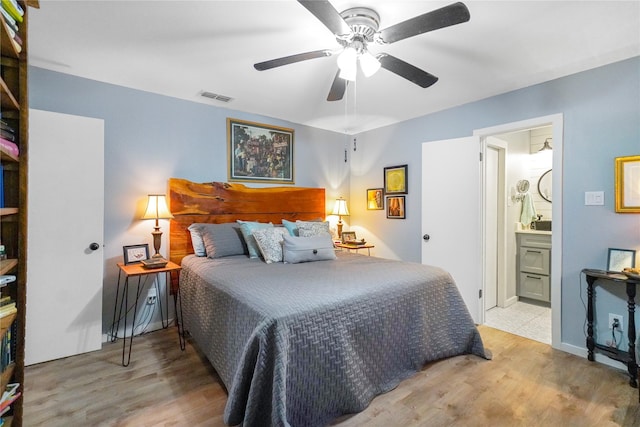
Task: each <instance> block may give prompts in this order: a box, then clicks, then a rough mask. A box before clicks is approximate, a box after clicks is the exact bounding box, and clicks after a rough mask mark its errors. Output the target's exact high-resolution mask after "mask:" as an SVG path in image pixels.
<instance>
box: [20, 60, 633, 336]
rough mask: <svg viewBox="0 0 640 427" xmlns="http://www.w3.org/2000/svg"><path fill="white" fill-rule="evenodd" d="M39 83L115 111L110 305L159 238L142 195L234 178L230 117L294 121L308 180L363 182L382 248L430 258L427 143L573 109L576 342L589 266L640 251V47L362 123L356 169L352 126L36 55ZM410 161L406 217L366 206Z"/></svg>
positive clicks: (58, 94) (46, 99) (34, 75)
mask: <svg viewBox="0 0 640 427" xmlns="http://www.w3.org/2000/svg"><path fill="white" fill-rule="evenodd" d="M29 87H30V91H31V93H30V103H31V107H32V108H38V109H44V110H51V111H58V112H63V113H68V114H76V115H83V116H90V117H98V118H102V119H104V120H105V133H106V134H105V175H106V176H105V206H106V208H105V209H106V212H105V243H106V244H107V248H106V255H105V260H106V261H105V272H106V274H105V304H104V307H105V310H107V312H110V310H111V308H112V304H113V300H112V298H113V296H112V295H111V294H110V292H109V291H108V290H107V288H110V287H112V285H113V282H114V281H115V277H114V274H115V262H117V261H119V260H120V257H121V247H122V245H126V244H135V243H140V242H142V241H147V240H149V239H150V237H149V236H148V232H149V227H148V225H147V224H144V222H142V221H139V220H138V219H137V218H136V217H135V215H136V212H135V209H134V207H135V206H137V205H140V204H141V203H142V201H143V199H144V196H145V195H146V194H147V193H148V192H152V191H164V189H165V186H166V179H167V178H168V177H170V176H177V177H185V178H189V179H192V180H194V181H213V180H218V181H225V180H226V167H227V166H226V157H225V155H226V129H225V119H226V117H235V118H240V119H247V120H254V121H259V122H265V123H271V124H275V125H279V126H286V127H294V128H295V130H296V185H301V186H324V187H327V199H328V200H330V199H332V198H333V197H335V196H338V195H344V196H346V197H349V194H351V196H350V197H351V199H350V206H349V207H350V209H351V210H352V216H351V217H349V222H351V223H352V224H356V225H358V227H362V228H363V229H366V230H368V232H369V233H371V234H372V235H373V237H372V239H371V240H372V241H374V240H375V241H376V242H381V245H380V248H376V249H377V250H378V253H377V255H383V256H389V257H394V258H399V259H403V260H407V261H416V262H419V261H420V251H421V242H422V241H421V238H420V230H421V224H420V206H421V201H420V194H421V183H420V166H421V144H422V143H423V142H426V141H432V140H440V139H449V138H456V137H462V136H469V135H472V134H473V131H474V130H476V129H482V128H486V127H490V126H496V125H502V124H506V123H511V122H517V121H521V120H527V119H531V118H535V117H541V116H547V115H551V114H558V113H561V114H563V115H564V142H563V149H564V153H563V160H564V163H563V171H564V176H563V189H562V192H563V206H562V209H563V221H564V222H563V228H562V229H563V236H562V238H563V248H562V269H563V275H562V331H563V335H562V341H563V342H565V343H567V344H568V345H572V346H576V347H580V348H584V346H585V344H584V343H585V340H584V318H585V309H584V306H583V302H582V300H586V295H585V291H584V281H583V280H581V279H580V271H581V270H582V268H584V267H593V268H605V264H606V258H607V248H609V247H620V248H630V249H636V250H639V251H640V215H638V214H626V215H622V214H616V213H615V211H614V199H613V194H614V193H613V190H614V189H613V186H614V183H613V162H614V158H615V157H619V156H628V155H635V154H640V101H639V100H640V58H633V59H630V60H626V61H622V62H618V63H614V64H611V65H608V66H604V67H601V68H597V69H593V70H589V71H586V72H582V73H579V74H575V75H572V76H568V77H565V78H561V79H557V80H553V81H550V82H546V83H543V84H539V85H536V86H532V87H529V88H525V89H522V90H517V91H513V92H509V93H506V94H503V95H499V96H495V97H492V98H488V99H485V100H481V101H478V102H474V103H470V104H466V105H462V106H459V107H456V108H452V109H449V110H446V111H442V112H438V113H435V114H430V115H427V116H423V117H419V118H416V119H412V120H409V121H406V122H402V123H399V124H396V125H393V126H388V127H385V128H381V129H376V130H373V131H370V132H366V133H362V134H360V135H357V140H358V151H357V152H355V153H353V157H352V161H351V165H350V168H351V170H350V171H349V170H347V168H346V166H345V164H344V163H343V162H342V159H341V155H337V153H341V152H342V150H343V147H344V144H345V142H346V140H347V139H348V140H349V141H351V140H352V138H351V137H349V138H347V137H345V136H344V135H340V134H336V133H332V132H326V131H322V130H318V129H313V128H309V127H305V126H300V125H295V124H292V123H288V122H283V121H280V120H275V119H271V118H268V117H260V116H255V115H251V114H246V113H240V112H237V111H233V110H228V109H224V108H218V107H214V106H208V105H204V104H198V103H192V102H187V101H182V100H178V99H173V98H168V97H164V96H160V95H155V94H151V93H145V92H140V91H135V90H131V89H126V88H122V87H118V86H113V85H108V84H104V83H99V82H95V81H90V80H86V79H81V78H77V77H73V76H68V75H64V74H60V73H55V72H51V71H47V70H43V69H38V68H33V67H32V68H31V69H30V86H29ZM426 93H427V92H425V94H426ZM390 108H393V106H390ZM405 163H406V164H408V165H409V188H410V198H409V199H408V201H407V219H406V220H387V219H386V218H385V215H384V212H383V211H366V210H363V209H359V208H358V207H357V206H356V205H357V204H359V203H360V202H361V201H362V200H364V194H365V190H366V189H367V188H374V187H381V186H382V168H383V167H384V166H390V165H397V164H405ZM593 190H603V191H604V192H605V205H604V206H584V192H585V191H593ZM361 199H362V200H361ZM363 206H364V205H363ZM140 223H143V225H142V226H141V225H140ZM367 237H368V236H367ZM145 239H147V240H145ZM639 257H640V253H639ZM599 295H601V296H600V297H599V301H598V304H599V306H598V311H599V313H603V314H604V315H605V316H606V313H608V312H614V313H624V310H625V308H626V305H625V302H624V294H623V293H621V292H619V291H617V290H612V291H610V292H602V293H601V294H599ZM107 318H108V316H106V317H105V319H107ZM109 321H110V320H109ZM601 322H603V323H602V324H604V323H606V321H604V320H601ZM107 325H108V323H107V321H105V327H107ZM604 333H605V331H602V334H603V335H604ZM604 339H605V338H603V340H604Z"/></svg>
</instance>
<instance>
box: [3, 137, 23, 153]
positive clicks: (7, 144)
mask: <svg viewBox="0 0 640 427" xmlns="http://www.w3.org/2000/svg"><path fill="white" fill-rule="evenodd" d="M0 148H1V149H2V150H3V151H5V152H7V153H9V154H11V155H12V156H15V157H18V155H19V154H20V149H19V148H18V146H17V145H16V143H15V142H11V141H8V140H6V139H4V138H1V137H0Z"/></svg>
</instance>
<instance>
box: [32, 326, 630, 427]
mask: <svg viewBox="0 0 640 427" xmlns="http://www.w3.org/2000/svg"><path fill="white" fill-rule="evenodd" d="M479 329H480V333H481V335H482V337H483V340H484V342H485V346H486V347H487V348H489V349H491V351H492V352H493V360H491V361H487V360H484V359H481V358H479V357H476V356H469V355H468V356H458V357H453V358H451V359H447V360H442V361H438V362H435V363H431V364H429V365H427V366H425V368H424V369H423V370H422V371H421V372H419V373H417V374H416V375H415V376H413V377H412V378H410V379H408V380H405V381H403V382H402V383H401V384H400V385H399V386H398V387H397V388H396V389H394V390H392V391H390V392H389V393H386V394H384V395H381V396H378V397H377V398H375V399H374V400H373V401H372V403H371V405H370V406H369V407H368V408H367V409H366V410H365V411H363V412H361V413H358V414H355V415H351V416H344V417H341V418H340V419H338V420H336V422H335V423H334V424H333V425H335V426H339V427H352V426H380V427H382V426H385V427H387V426H581V427H582V426H599V427H604V426H638V425H640V405H639V404H638V390H637V389H632V388H631V387H629V385H628V384H627V377H626V375H625V373H624V372H623V371H621V370H616V369H613V368H610V367H607V366H604V365H601V364H595V363H592V362H588V361H587V360H586V359H582V358H579V357H576V356H573V355H570V354H567V353H564V352H561V351H556V350H553V349H551V347H550V346H548V345H545V344H541V343H538V342H536V341H531V340H528V339H525V338H521V337H518V336H515V335H511V334H508V333H506V332H502V331H498V330H495V329H492V328H489V327H482V326H481V327H480V328H479ZM121 356H122V341H119V342H117V343H115V344H111V343H110V344H105V345H104V346H103V349H102V350H101V351H98V352H94V353H89V354H85V355H80V356H74V357H69V358H66V359H61V360H57V361H52V362H47V363H43V364H39V365H34V366H29V367H27V368H26V373H25V392H26V393H25V402H24V425H25V426H26V427H35V426H47V427H53V426H136V427H137V426H189V427H195V426H222V425H224V424H223V422H222V415H223V412H224V405H225V403H226V398H227V395H226V392H225V390H224V388H223V387H222V385H221V382H220V380H219V378H218V376H217V375H216V373H215V371H214V370H213V369H212V368H211V366H210V365H209V363H208V362H207V361H206V360H205V359H204V357H203V356H202V355H201V354H200V353H199V352H198V351H197V350H196V349H195V348H194V347H193V346H191V345H190V344H189V343H187V348H186V350H185V352H184V353H183V352H181V351H180V348H179V346H178V337H177V334H176V331H175V329H173V328H171V329H169V330H161V331H157V332H153V333H150V334H147V335H144V336H142V337H138V338H136V339H135V341H134V343H133V354H132V357H131V364H130V365H129V367H127V368H125V367H122V366H121V365H120V360H121Z"/></svg>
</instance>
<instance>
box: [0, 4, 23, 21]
mask: <svg viewBox="0 0 640 427" xmlns="http://www.w3.org/2000/svg"><path fill="white" fill-rule="evenodd" d="M0 4H1V5H2V8H3V9H4V10H6V11H7V13H9V15H11V17H12V18H13V19H15V20H16V21H17V22H22V21H23V20H24V19H23V15H24V10H22V8H21V7H20V5H19V4H18V2H16V1H13V0H2V3H0Z"/></svg>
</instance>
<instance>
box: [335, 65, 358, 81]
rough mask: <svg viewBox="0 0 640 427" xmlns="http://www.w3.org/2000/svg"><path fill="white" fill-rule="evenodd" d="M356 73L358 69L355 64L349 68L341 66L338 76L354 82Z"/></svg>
mask: <svg viewBox="0 0 640 427" xmlns="http://www.w3.org/2000/svg"><path fill="white" fill-rule="evenodd" d="M354 65H355V64H354ZM357 73H358V69H357V68H356V67H355V66H354V67H351V68H342V69H341V70H340V74H339V77H340V78H341V79H345V80H349V81H351V82H355V81H356V75H357Z"/></svg>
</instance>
